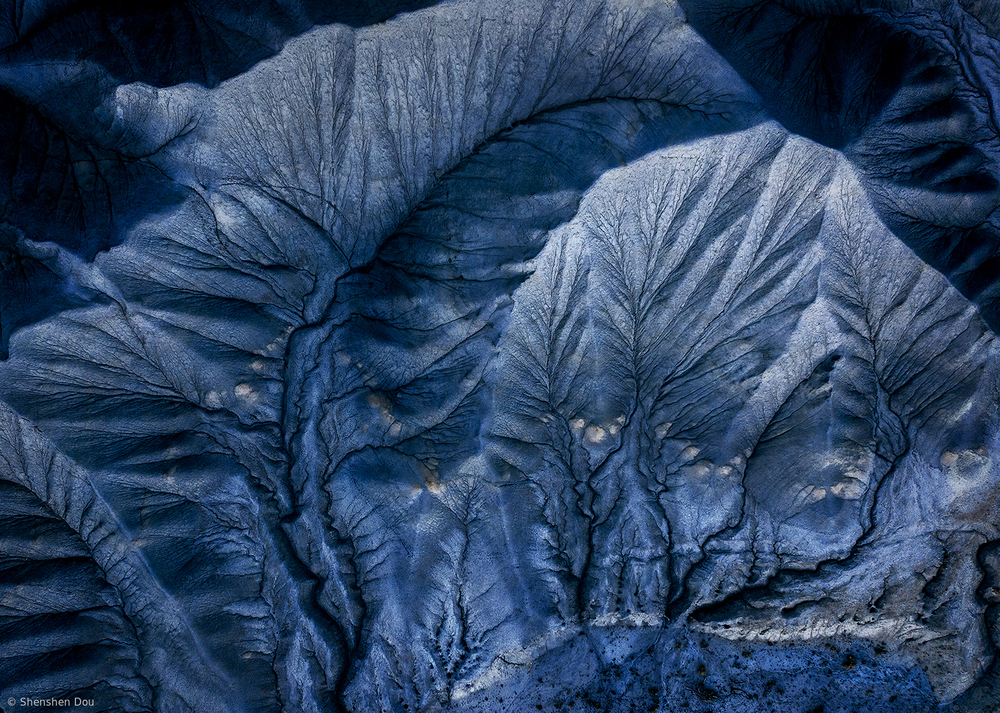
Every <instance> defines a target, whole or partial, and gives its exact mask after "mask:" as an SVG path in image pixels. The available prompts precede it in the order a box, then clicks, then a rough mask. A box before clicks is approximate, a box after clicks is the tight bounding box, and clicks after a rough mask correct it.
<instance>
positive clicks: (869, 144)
mask: <svg viewBox="0 0 1000 713" xmlns="http://www.w3.org/2000/svg"><path fill="white" fill-rule="evenodd" d="M681 5H682V6H683V7H684V8H685V11H686V12H687V14H688V18H689V20H690V21H691V23H692V25H693V26H694V27H695V29H697V30H698V31H699V32H700V33H701V34H702V35H703V36H704V37H705V38H706V39H707V40H708V41H709V42H710V43H711V44H712V45H713V46H714V47H715V48H716V49H717V50H719V52H720V53H721V54H722V55H723V56H724V57H725V58H726V59H727V60H728V61H729V62H730V63H731V64H732V66H733V67H734V68H735V69H736V70H737V71H739V73H740V74H741V75H742V76H743V77H744V78H745V79H746V80H747V82H749V83H750V84H751V85H752V86H753V87H754V89H756V90H757V91H758V92H759V93H760V94H761V96H762V97H763V99H764V102H765V104H766V106H767V108H768V110H769V111H770V112H771V114H772V115H773V116H774V117H775V118H776V119H778V120H779V121H780V122H781V123H782V124H784V125H785V126H786V127H787V128H788V129H789V130H790V131H793V132H795V133H798V134H800V135H802V136H805V137H807V138H809V139H812V140H814V141H818V142H820V143H822V144H825V145H827V146H830V147H833V148H836V149H839V150H842V151H844V152H845V153H846V154H847V156H848V157H849V158H850V159H851V160H852V161H854V162H855V163H856V164H857V166H858V168H860V169H861V171H862V173H863V175H864V176H865V178H866V182H867V184H868V187H869V189H870V191H869V193H870V196H871V198H872V201H873V203H874V204H875V207H876V210H877V211H878V212H879V214H880V216H881V218H882V219H883V220H884V221H886V224H887V225H889V227H890V228H892V230H893V231H894V232H895V233H896V235H897V236H899V238H900V239H901V240H903V242H905V243H906V244H907V245H908V246H909V247H910V248H911V249H913V251H914V252H916V253H917V255H919V256H920V258H921V259H922V260H924V261H925V262H927V263H928V264H929V265H931V266H932V267H934V268H935V269H937V270H939V271H941V272H942V273H943V274H944V275H945V276H946V277H947V278H948V279H949V281H950V282H951V283H952V284H953V285H954V286H955V287H956V289H958V290H959V291H960V292H961V293H962V294H963V295H965V296H966V297H967V298H968V299H969V300H971V301H972V302H973V303H975V305H976V306H977V307H978V309H979V311H980V314H981V315H982V316H983V319H984V320H985V321H986V322H987V324H989V325H990V327H991V328H992V329H993V330H994V331H995V332H996V331H997V330H1000V299H998V298H1000V235H998V234H997V231H996V229H994V228H993V227H992V226H990V225H989V224H988V223H987V222H986V220H987V218H988V216H989V215H990V214H991V213H992V212H993V211H994V210H995V209H996V208H997V206H998V205H1000V180H998V178H997V175H998V169H997V167H996V165H995V164H994V162H993V161H992V160H991V159H990V158H989V157H988V156H987V155H986V154H985V153H984V152H983V150H982V149H981V148H980V147H979V146H977V145H976V144H977V143H978V142H979V141H981V140H982V139H983V129H984V127H983V126H982V124H983V122H984V119H983V118H982V117H983V113H982V110H981V109H980V110H977V107H976V106H974V105H973V102H974V101H975V100H976V99H975V97H976V95H977V94H981V92H980V91H979V89H978V88H977V87H972V86H970V85H969V84H968V79H966V77H965V76H964V73H963V71H962V69H961V67H960V66H959V65H958V63H957V61H956V60H955V59H954V58H952V57H949V56H946V55H945V54H944V53H943V52H942V50H941V49H940V48H938V47H937V46H935V44H934V42H933V41H932V40H931V39H929V38H924V37H921V36H918V35H916V34H914V33H913V32H912V31H910V30H909V29H905V30H904V29H902V28H901V27H895V26H893V25H892V24H891V20H890V19H886V16H885V15H884V14H882V15H881V16H880V17H872V16H866V15H863V14H847V10H846V9H844V8H843V7H841V5H843V3H835V2H827V3H808V5H809V9H810V10H811V11H810V12H806V10H805V9H804V6H805V5H806V4H805V3H799V5H802V6H803V7H793V8H791V9H790V8H789V3H779V2H775V1H772V0H763V1H759V2H733V1H732V0H730V1H728V2H726V1H723V2H703V1H702V0H681ZM874 5H877V3H874ZM855 9H856V8H855ZM824 11H826V13H827V14H824ZM904 191H911V192H912V191H919V192H921V193H922V194H923V197H922V198H920V199H918V200H917V203H918V205H913V206H910V207H909V208H908V207H907V206H906V205H905V204H904V203H901V202H900V201H899V195H900V194H901V193H902V192H904ZM956 201H961V205H962V208H963V210H964V211H965V214H963V215H962V216H961V217H956V216H954V215H953V209H952V208H951V206H952V205H953V204H955V202H956ZM917 210H922V211H924V212H925V213H927V214H933V213H938V214H940V215H941V216H942V218H941V219H938V220H931V219H928V218H927V217H926V215H920V216H918V215H912V214H911V213H913V212H916V211H917Z"/></svg>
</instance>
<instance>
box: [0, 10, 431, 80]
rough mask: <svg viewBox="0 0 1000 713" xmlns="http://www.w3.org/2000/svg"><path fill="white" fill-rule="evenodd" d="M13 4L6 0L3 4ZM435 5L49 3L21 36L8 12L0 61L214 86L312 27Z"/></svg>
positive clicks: (356, 23) (359, 23)
mask: <svg viewBox="0 0 1000 713" xmlns="http://www.w3.org/2000/svg"><path fill="white" fill-rule="evenodd" d="M19 1H20V0H7V3H5V4H8V5H13V4H17V3H18V2H19ZM437 2H438V0H400V1H398V2H397V1H395V0H350V1H344V2H323V1H322V0H262V1H261V2H255V3H250V2H246V1H245V0H193V1H190V2H183V1H181V2H177V1H176V0H175V1H170V0H153V2H148V3H133V2H122V1H121V0H110V1H108V2H100V1H98V2H94V1H93V0H91V1H87V0H84V1H82V2H71V3H64V4H62V5H61V6H58V5H55V6H53V7H52V9H50V10H49V11H48V12H47V13H46V14H44V15H43V16H42V18H41V19H40V20H39V21H37V22H35V23H34V24H33V25H32V26H31V27H30V28H25V31H24V32H23V34H22V33H21V32H20V31H19V29H18V27H17V25H18V23H17V21H16V16H17V13H16V10H15V9H14V8H12V7H8V8H7V13H6V14H7V16H8V18H14V19H13V21H11V20H10V19H9V20H8V23H7V28H6V32H4V33H2V34H0V37H2V36H3V35H6V39H7V44H6V49H5V51H4V52H3V54H2V55H0V62H3V63H12V62H18V61H38V60H45V61H59V62H81V61H88V62H94V63H97V64H99V65H101V66H102V67H104V68H105V69H106V70H107V71H108V73H109V74H111V75H112V76H114V77H115V78H117V79H118V80H119V81H121V82H123V83H128V82H145V83H146V84H150V85H153V86H157V87H164V86H172V85H175V84H181V83H184V82H194V83H197V84H201V85H203V86H206V87H214V86H216V85H218V84H219V83H220V82H222V81H224V80H226V79H228V78H230V77H233V76H236V75H237V74H241V73H243V72H245V71H247V70H248V69H250V68H251V67H252V66H253V65H254V64H256V63H257V62H259V61H261V60H263V59H266V58H268V57H270V56H272V55H273V54H275V53H276V52H278V51H279V50H280V49H281V47H282V46H283V45H284V43H285V42H286V41H287V40H289V39H291V38H292V37H295V36H297V35H300V34H302V33H304V32H306V31H308V30H309V29H311V28H312V27H314V26H316V25H328V24H333V23H341V24H346V25H351V26H353V27H363V26H366V25H372V24H377V23H380V22H385V21H386V20H388V19H390V18H392V17H394V16H395V15H398V14H399V13H402V12H410V11H413V10H418V9H421V8H424V7H429V6H431V5H434V4H436V3H437Z"/></svg>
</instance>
